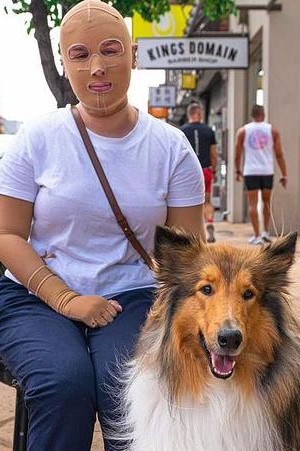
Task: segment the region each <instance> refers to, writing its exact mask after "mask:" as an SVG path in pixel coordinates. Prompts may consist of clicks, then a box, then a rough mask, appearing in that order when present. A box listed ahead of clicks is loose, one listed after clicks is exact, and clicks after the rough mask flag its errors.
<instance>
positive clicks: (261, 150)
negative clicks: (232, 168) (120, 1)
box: [244, 122, 274, 175]
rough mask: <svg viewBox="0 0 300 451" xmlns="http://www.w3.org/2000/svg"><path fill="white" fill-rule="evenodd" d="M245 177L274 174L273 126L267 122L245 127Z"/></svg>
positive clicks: (254, 123)
mask: <svg viewBox="0 0 300 451" xmlns="http://www.w3.org/2000/svg"><path fill="white" fill-rule="evenodd" d="M245 131H246V134H245V141H244V148H245V162H244V175H272V174H274V158H273V145H274V143H273V135H272V126H271V124H268V123H266V122H250V124H246V125H245Z"/></svg>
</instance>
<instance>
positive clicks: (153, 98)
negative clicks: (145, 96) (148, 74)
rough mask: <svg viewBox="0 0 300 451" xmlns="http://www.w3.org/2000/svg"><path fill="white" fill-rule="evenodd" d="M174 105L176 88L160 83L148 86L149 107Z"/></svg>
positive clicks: (169, 106) (170, 106)
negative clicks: (159, 84)
mask: <svg viewBox="0 0 300 451" xmlns="http://www.w3.org/2000/svg"><path fill="white" fill-rule="evenodd" d="M175 106H176V88H175V86H171V85H162V86H158V87H153V88H152V87H151V88H149V107H166V108H172V107H175Z"/></svg>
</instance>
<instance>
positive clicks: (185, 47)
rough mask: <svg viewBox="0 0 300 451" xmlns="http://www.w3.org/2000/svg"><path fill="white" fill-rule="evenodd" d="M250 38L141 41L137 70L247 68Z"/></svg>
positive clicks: (216, 37)
mask: <svg viewBox="0 0 300 451" xmlns="http://www.w3.org/2000/svg"><path fill="white" fill-rule="evenodd" d="M248 65H249V38H248V36H244V35H237V34H236V35H233V34H230V35H221V34H218V36H216V35H214V36H207V35H206V36H203V37H197V38H149V39H146V38H141V39H139V41H138V67H139V69H246V68H248Z"/></svg>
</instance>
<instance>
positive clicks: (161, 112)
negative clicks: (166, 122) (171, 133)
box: [148, 107, 169, 119]
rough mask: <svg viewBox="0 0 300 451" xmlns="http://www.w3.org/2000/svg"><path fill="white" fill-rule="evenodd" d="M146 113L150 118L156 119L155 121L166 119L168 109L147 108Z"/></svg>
mask: <svg viewBox="0 0 300 451" xmlns="http://www.w3.org/2000/svg"><path fill="white" fill-rule="evenodd" d="M148 113H149V114H151V115H152V116H154V117H156V118H157V119H168V115H169V112H168V108H165V107H156V108H153V107H152V108H151V107H149V108H148Z"/></svg>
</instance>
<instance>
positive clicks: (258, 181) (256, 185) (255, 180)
mask: <svg viewBox="0 0 300 451" xmlns="http://www.w3.org/2000/svg"><path fill="white" fill-rule="evenodd" d="M273 178H274V176H273V175H245V177H244V180H245V185H246V189H247V191H253V190H263V189H270V190H271V189H272V188H273Z"/></svg>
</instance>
